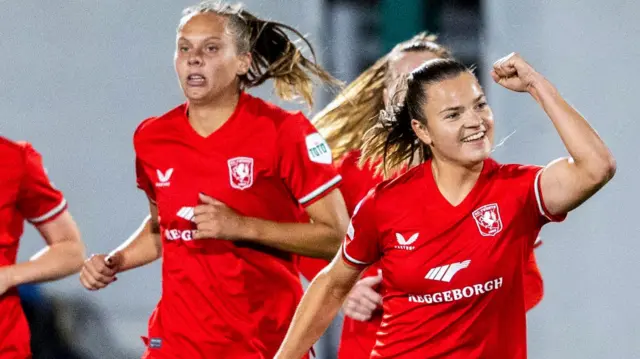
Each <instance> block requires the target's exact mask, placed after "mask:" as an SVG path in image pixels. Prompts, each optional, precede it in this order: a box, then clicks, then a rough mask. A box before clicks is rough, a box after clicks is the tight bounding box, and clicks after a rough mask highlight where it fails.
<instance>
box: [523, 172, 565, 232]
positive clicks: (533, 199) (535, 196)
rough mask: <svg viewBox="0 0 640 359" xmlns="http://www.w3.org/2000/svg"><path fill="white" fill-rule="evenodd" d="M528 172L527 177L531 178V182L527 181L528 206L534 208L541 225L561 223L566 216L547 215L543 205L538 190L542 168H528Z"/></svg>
mask: <svg viewBox="0 0 640 359" xmlns="http://www.w3.org/2000/svg"><path fill="white" fill-rule="evenodd" d="M527 168H528V171H529V173H530V175H529V177H533V178H534V179H533V181H531V180H529V182H530V183H531V184H530V190H529V198H528V201H527V202H528V205H529V206H533V207H535V211H536V212H537V215H538V216H539V218H540V220H541V222H542V224H546V223H548V222H562V221H564V219H565V218H567V214H566V213H564V214H560V215H553V214H551V213H549V210H548V209H547V207H546V206H545V205H544V196H543V195H542V191H541V190H540V176H541V175H542V172H543V171H544V167H540V166H528V167H527Z"/></svg>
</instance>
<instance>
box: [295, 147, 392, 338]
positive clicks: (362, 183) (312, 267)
mask: <svg viewBox="0 0 640 359" xmlns="http://www.w3.org/2000/svg"><path fill="white" fill-rule="evenodd" d="M358 161H360V150H351V151H349V152H347V153H346V154H345V155H344V156H343V157H342V159H341V160H340V161H339V162H338V163H337V164H336V169H337V170H338V173H339V174H340V176H341V177H342V182H341V184H340V192H341V193H342V197H343V198H344V202H345V204H346V205H347V212H348V213H349V217H351V216H352V215H353V210H354V209H355V208H356V205H357V204H358V202H360V200H362V198H364V196H365V195H366V194H367V192H369V190H371V189H372V188H373V187H374V186H375V185H377V184H378V183H380V182H382V180H383V178H382V176H376V175H375V169H374V168H372V167H371V166H363V167H360V166H359V165H358ZM328 264H329V261H327V260H325V259H320V258H310V257H303V256H299V257H298V270H299V271H300V273H301V274H302V275H303V276H304V277H305V278H306V279H307V280H309V281H311V280H312V279H313V278H315V276H316V275H317V274H318V272H320V271H321V270H322V269H323V268H324V267H326V266H327V265H328ZM367 273H371V275H376V274H377V272H376V270H368V271H367ZM364 275H367V274H366V273H365V274H364ZM345 319H346V318H345ZM373 333H374V334H375V330H374V331H373Z"/></svg>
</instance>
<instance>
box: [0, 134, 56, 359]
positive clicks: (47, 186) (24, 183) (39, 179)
mask: <svg viewBox="0 0 640 359" xmlns="http://www.w3.org/2000/svg"><path fill="white" fill-rule="evenodd" d="M0 174H1V175H0V267H2V266H10V265H13V264H15V263H16V256H17V254H18V242H19V240H20V236H21V235H22V231H23V229H24V221H25V219H26V220H27V221H29V222H31V223H32V224H34V225H41V224H44V223H46V222H48V221H51V220H53V219H55V218H57V217H58V215H60V214H61V213H63V212H64V211H65V209H66V208H67V203H66V201H65V199H64V197H63V196H62V193H60V191H58V190H56V189H55V188H53V186H52V185H51V182H49V179H48V178H47V175H46V173H45V170H44V168H43V167H42V157H41V156H40V154H39V153H38V152H36V150H34V149H33V147H31V145H30V144H28V143H24V142H22V143H16V142H12V141H9V140H8V139H6V138H4V137H0ZM30 355H31V349H30V343H29V326H28V324H27V320H26V318H25V316H24V313H23V312H22V307H21V306H20V298H19V297H18V291H17V290H16V289H15V288H13V289H10V290H8V291H7V292H6V293H5V294H3V295H1V296H0V358H6V359H9V358H10V359H16V358H28V357H30Z"/></svg>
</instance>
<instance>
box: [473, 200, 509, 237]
mask: <svg viewBox="0 0 640 359" xmlns="http://www.w3.org/2000/svg"><path fill="white" fill-rule="evenodd" d="M473 219H475V220H476V225H478V230H479V231H480V234H482V235H483V236H485V237H491V236H495V235H496V234H498V233H500V231H502V220H501V219H500V210H499V209H498V205H497V204H495V203H492V204H486V205H484V206H482V207H480V208H478V209H476V210H475V211H473Z"/></svg>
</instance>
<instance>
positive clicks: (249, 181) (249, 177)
mask: <svg viewBox="0 0 640 359" xmlns="http://www.w3.org/2000/svg"><path fill="white" fill-rule="evenodd" d="M227 165H228V166H229V183H230V184H231V187H233V188H236V189H239V190H244V189H247V188H249V187H251V186H252V185H253V158H250V157H234V158H231V159H229V160H228V161H227Z"/></svg>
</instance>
